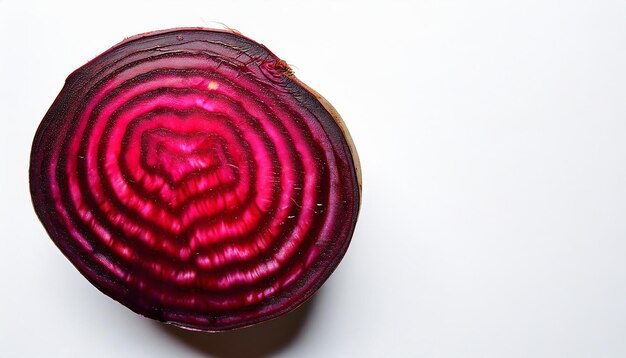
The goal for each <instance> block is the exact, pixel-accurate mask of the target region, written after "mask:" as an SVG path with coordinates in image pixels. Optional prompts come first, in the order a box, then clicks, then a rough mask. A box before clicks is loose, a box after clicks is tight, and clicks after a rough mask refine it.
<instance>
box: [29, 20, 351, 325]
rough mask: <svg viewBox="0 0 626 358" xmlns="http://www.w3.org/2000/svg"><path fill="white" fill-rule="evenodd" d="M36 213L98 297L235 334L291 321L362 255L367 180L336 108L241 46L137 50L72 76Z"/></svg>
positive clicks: (253, 48)
mask: <svg viewBox="0 0 626 358" xmlns="http://www.w3.org/2000/svg"><path fill="white" fill-rule="evenodd" d="M30 189H31V195H32V199H33V204H34V207H35V211H36V212H37V215H38V216H39V219H40V220H41V221H42V223H43V225H44V227H45V228H46V230H47V232H48V234H49V236H50V237H51V238H52V240H53V241H54V243H55V244H56V245H57V246H58V247H59V249H60V250H61V251H62V252H63V254H64V255H65V256H66V257H67V258H68V259H69V260H70V261H71V262H72V264H74V265H75V266H76V268H77V269H78V270H79V271H80V272H81V273H82V274H83V275H84V276H85V277H86V278H87V279H88V280H89V281H90V282H91V283H92V284H94V285H95V286H96V287H97V288H98V289H100V290H101V291H102V292H104V293H105V294H107V295H109V296H110V297H112V298H113V299H115V300H117V301H119V302H121V303H122V304H123V305H125V306H127V307H128V308H130V309H132V310H133V311H135V312H137V313H139V314H142V315H144V316H147V317H150V318H153V319H156V320H159V321H163V322H168V323H172V324H175V325H177V326H180V327H183V328H188V329H196V330H205V331H223V330H228V329H233V328H239V327H244V326H248V325H252V324H255V323H258V322H262V321H265V320H268V319H271V318H275V317H277V316H279V315H282V314H284V313H287V312H289V311H291V310H293V309H294V308H296V307H297V306H299V305H300V304H302V303H303V302H304V301H306V300H307V299H308V298H309V297H311V296H312V295H313V294H314V293H315V291H316V290H317V289H319V287H320V286H321V285H322V284H323V283H324V282H325V281H326V279H327V278H328V277H329V276H330V274H331V273H332V272H333V271H334V269H335V268H336V267H337V265H338V264H339V262H340V260H341V259H342V257H343V256H344V254H345V252H346V250H347V248H348V245H349V243H350V240H351V237H352V234H353V231H354V227H355V224H356V220H357V215H358V211H359V205H360V171H359V165H358V158H357V156H356V151H355V149H354V147H353V144H352V142H351V139H350V136H349V134H348V132H347V129H346V128H345V125H344V124H343V122H342V121H341V119H340V118H339V116H338V114H337V112H336V111H335V110H334V109H333V108H332V106H331V105H330V104H329V103H328V102H327V101H326V100H324V98H322V97H321V96H320V95H319V94H317V93H316V92H314V91H313V90H311V89H310V88H309V87H307V86H306V85H304V84H303V83H302V82H300V81H298V80H297V79H296V78H295V77H294V76H293V74H292V73H291V71H290V69H289V67H288V66H287V65H286V64H285V62H284V61H282V60H280V59H279V58H278V57H276V56H275V55H274V54H273V53H271V52H270V51H269V50H268V49H267V48H265V47H264V46H262V45H260V44H258V43H256V42H254V41H252V40H250V39H248V38H246V37H244V36H241V35H240V34H237V33H233V32H229V31H222V30H211V29H202V28H197V29H196V28H189V29H173V30H165V31H159V32H152V33H147V34H143V35H138V36H135V37H132V38H129V39H127V40H125V41H123V42H122V43H120V44H118V45H116V46H114V47H113V48H111V49H110V50H108V51H106V52H105V53H103V54H102V55H100V56H98V57H96V58H95V59H94V60H92V61H91V62H89V63H88V64H86V65H85V66H83V67H81V68H79V69H78V70H76V71H75V72H74V73H72V74H71V75H70V76H69V77H68V79H67V81H66V83H65V86H64V87H63V89H62V91H61V93H60V94H59V96H58V97H57V99H56V100H55V102H54V103H53V104H52V106H51V108H50V109H49V111H48V113H47V114H46V116H45V117H44V119H43V121H42V122H41V124H40V126H39V129H38V130H37V133H36V135H35V139H34V142H33V147H32V152H31V163H30Z"/></svg>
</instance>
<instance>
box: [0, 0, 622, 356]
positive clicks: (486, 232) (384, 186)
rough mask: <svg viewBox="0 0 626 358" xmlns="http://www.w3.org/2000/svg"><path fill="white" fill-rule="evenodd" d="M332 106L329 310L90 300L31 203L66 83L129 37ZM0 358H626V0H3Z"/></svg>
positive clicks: (325, 300)
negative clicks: (255, 58) (337, 180)
mask: <svg viewBox="0 0 626 358" xmlns="http://www.w3.org/2000/svg"><path fill="white" fill-rule="evenodd" d="M214 21H219V22H222V23H224V24H227V25H228V26H230V27H232V28H234V29H237V30H239V31H241V32H242V33H243V34H245V35H247V36H249V37H251V38H253V39H255V40H257V41H259V42H261V43H263V44H265V45H266V46H267V47H269V48H270V49H271V50H272V51H273V52H274V53H276V54H277V55H278V56H279V57H281V58H283V59H285V60H286V61H287V62H289V63H290V64H292V65H293V66H294V68H295V71H296V75H297V76H298V77H299V78H300V79H301V80H303V81H304V82H305V83H307V84H309V85H310V86H312V87H313V88H315V89H316V90H317V91H319V92H320V93H322V94H323V95H324V96H325V97H326V98H328V99H329V100H330V101H331V103H333V104H334V105H335V107H336V108H337V109H338V111H339V112H340V113H341V114H342V116H343V118H344V119H345V121H346V123H347V125H348V127H349V128H350V131H351V132H352V135H353V137H354V140H355V142H356V144H357V148H358V150H359V153H360V155H361V159H362V167H363V206H362V210H361V215H360V219H359V223H358V226H357V230H356V232H355V235H354V238H353V242H352V245H351V247H350V249H349V251H348V253H347V255H346V257H345V259H344V260H343V262H342V263H341V265H340V266H339V268H338V270H337V271H336V272H335V273H334V275H333V276H332V277H331V278H330V280H329V281H328V282H327V283H326V284H325V285H324V287H323V288H322V289H321V290H320V291H319V293H318V294H317V295H316V296H315V298H314V299H313V300H312V301H310V303H308V304H307V305H305V306H304V307H302V308H301V309H299V310H297V311H296V312H294V313H292V314H290V315H288V316H287V317H284V318H282V319H279V320H276V321H273V322H271V323H267V324H261V325H258V326H256V327H253V328H249V329H244V330H240V331H235V332H230V333H226V334H203V333H194V332H187V331H183V330H180V329H176V328H172V327H166V326H164V325H162V324H159V323H156V322H153V321H151V320H149V319H145V318H142V317H139V316H137V315H135V314H134V313H132V312H131V311H129V310H127V309H126V308H124V307H123V306H121V305H120V304H118V303H116V302H115V301H113V300H111V299H109V298H108V297H106V296H104V295H103V294H101V293H100V292H99V291H98V290H96V289H95V288H94V287H92V286H91V285H90V284H89V283H88V282H87V280H85V279H84V278H83V277H82V276H81V275H80V274H79V273H78V272H77V271H76V270H75V269H74V267H73V266H72V265H71V264H70V263H69V262H68V261H67V260H66V259H65V257H63V255H62V254H61V253H60V252H59V251H58V250H57V249H56V247H55V246H54V245H53V243H52V242H51V240H50V239H49V238H48V237H47V235H46V233H45V231H44V229H43V227H42V225H41V224H40V223H39V221H38V220H37V218H36V216H35V213H34V211H33V209H32V206H31V202H30V196H29V192H28V175H27V172H28V159H29V151H30V145H31V141H32V138H33V136H34V133H35V130H36V128H37V125H38V124H39V121H40V120H41V119H42V118H43V116H44V114H45V112H46V111H47V109H48V107H49V106H50V105H51V104H52V102H53V100H54V98H55V97H56V95H57V93H58V92H59V91H60V89H61V87H62V85H63V82H64V80H65V77H66V76H67V75H68V74H69V73H70V72H71V71H72V70H74V69H75V68H77V67H79V66H81V65H83V64H84V63H85V62H87V61H88V60H90V59H91V58H93V57H95V56H96V55H98V54H99V53H101V52H102V51H104V50H106V49H108V48H109V47H110V46H112V45H114V44H116V43H117V42H119V41H121V40H122V39H123V38H124V37H127V36H130V35H134V34H137V33H141V32H146V31H150V30H156V29H163V28H171V27H179V26H207V27H218V28H221V27H222V25H220V24H218V23H215V22H214ZM0 121H1V122H0V123H1V125H2V127H1V128H0V136H1V138H0V145H1V147H0V168H1V169H0V180H1V182H0V210H1V211H0V220H1V221H0V223H1V225H0V272H1V274H0V275H1V276H0V278H1V280H0V356H1V357H22V356H25V357H28V356H33V357H90V356H94V357H201V356H208V357H212V356H213V357H224V358H226V357H254V356H265V355H271V356H277V357H568V358H570V357H624V356H626V259H625V258H626V1H623V0H621V1H617V0H615V1H608V0H605V1H601V0H593V1H592V0H589V1H582V0H579V1H576V0H570V1H555V0H525V1H497V0H494V1H487V0H473V1H452V0H448V1H434V0H432V1H427V0H415V1H405V2H401V1H391V0H387V1H377V2H364V1H352V2H349V1H332V2H331V1H309V2H296V1H256V2H252V1H250V2H243V1H226V0H221V1H209V0H202V1H196V2H189V1H167V2H165V1H150V2H133V1H97V2H87V1H83V2H78V3H75V4H71V3H68V2H63V1H58V0H57V1H49V2H44V1H41V2H28V1H9V0H0Z"/></svg>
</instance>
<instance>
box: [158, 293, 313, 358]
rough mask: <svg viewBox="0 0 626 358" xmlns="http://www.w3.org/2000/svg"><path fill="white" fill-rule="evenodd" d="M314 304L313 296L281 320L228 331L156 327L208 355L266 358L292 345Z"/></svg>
mask: <svg viewBox="0 0 626 358" xmlns="http://www.w3.org/2000/svg"><path fill="white" fill-rule="evenodd" d="M317 295H319V292H318V293H317ZM317 295H316V296H317ZM314 305H315V297H313V298H311V299H310V300H309V301H308V302H306V303H304V304H303V305H302V306H300V307H299V308H297V309H296V310H294V311H292V312H290V313H289V314H287V315H285V316H283V317H279V318H276V319H274V320H271V321H269V322H265V323H260V324H257V325H255V326H252V327H248V328H242V329H238V330H234V331H229V332H220V333H206V332H195V331H188V330H184V329H181V328H178V327H174V326H170V325H167V324H162V323H156V324H157V325H158V327H159V328H160V329H161V330H162V331H164V332H165V333H166V334H168V335H170V336H172V337H174V338H176V339H177V340H179V341H181V342H183V343H184V344H185V345H187V346H189V347H190V348H192V349H194V350H196V351H198V352H201V353H204V354H207V355H209V356H214V357H222V358H236V357H246V358H257V357H266V356H268V355H270V354H272V353H276V352H279V351H280V350H282V349H284V348H286V347H287V346H289V345H290V344H291V343H293V342H295V340H296V338H297V337H298V335H299V334H300V332H301V331H302V328H303V327H304V325H305V324H306V321H307V318H308V317H309V316H310V314H311V311H312V310H313V306H314Z"/></svg>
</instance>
